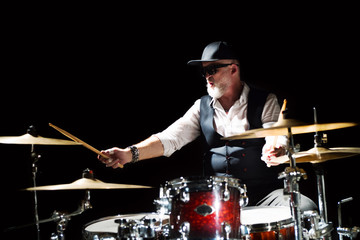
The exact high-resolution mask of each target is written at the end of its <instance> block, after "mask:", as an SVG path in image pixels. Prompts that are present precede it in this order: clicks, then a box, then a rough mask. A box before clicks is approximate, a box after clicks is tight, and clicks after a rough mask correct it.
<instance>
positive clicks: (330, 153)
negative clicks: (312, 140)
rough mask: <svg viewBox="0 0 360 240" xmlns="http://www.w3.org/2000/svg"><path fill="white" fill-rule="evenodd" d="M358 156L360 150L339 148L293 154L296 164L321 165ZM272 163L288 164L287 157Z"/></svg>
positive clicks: (315, 149) (276, 159) (316, 148)
mask: <svg viewBox="0 0 360 240" xmlns="http://www.w3.org/2000/svg"><path fill="white" fill-rule="evenodd" d="M358 154H360V148H356V147H341V148H324V147H314V148H312V149H310V150H308V151H304V152H298V153H295V154H294V155H293V156H294V157H295V160H296V163H321V162H326V161H329V160H335V159H341V158H347V157H352V156H355V155H358ZM272 162H274V163H279V164H281V163H289V157H288V156H281V157H278V158H275V159H273V160H272Z"/></svg>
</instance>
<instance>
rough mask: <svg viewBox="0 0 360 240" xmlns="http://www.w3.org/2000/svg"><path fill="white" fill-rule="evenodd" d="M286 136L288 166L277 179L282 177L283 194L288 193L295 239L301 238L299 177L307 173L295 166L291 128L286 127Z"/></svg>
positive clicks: (305, 176) (303, 176)
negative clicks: (287, 139) (293, 221)
mask: <svg viewBox="0 0 360 240" xmlns="http://www.w3.org/2000/svg"><path fill="white" fill-rule="evenodd" d="M288 138H289V140H290V143H289V146H288V150H287V154H288V157H289V159H290V167H287V168H285V171H284V172H282V173H280V174H279V179H281V178H284V194H286V195H290V198H289V201H290V208H291V214H292V216H293V218H294V220H295V226H294V229H295V239H296V240H302V239H303V235H302V224H301V211H300V196H301V195H300V190H299V181H300V179H301V178H304V179H306V178H307V175H306V173H305V171H304V170H303V169H300V168H297V167H296V161H295V158H294V157H293V154H294V139H293V135H292V132H291V128H288Z"/></svg>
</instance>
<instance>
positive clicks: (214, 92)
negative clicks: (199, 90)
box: [206, 83, 226, 99]
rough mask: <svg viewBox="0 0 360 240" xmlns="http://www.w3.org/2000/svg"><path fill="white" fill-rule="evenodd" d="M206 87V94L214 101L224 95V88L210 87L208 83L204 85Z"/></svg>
mask: <svg viewBox="0 0 360 240" xmlns="http://www.w3.org/2000/svg"><path fill="white" fill-rule="evenodd" d="M206 87H207V92H208V94H209V95H210V96H211V97H213V98H215V99H219V98H221V97H222V96H223V95H224V93H225V90H226V87H224V86H223V87H221V86H220V87H218V86H213V87H211V86H210V84H209V83H207V84H206Z"/></svg>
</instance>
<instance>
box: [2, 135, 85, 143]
mask: <svg viewBox="0 0 360 240" xmlns="http://www.w3.org/2000/svg"><path fill="white" fill-rule="evenodd" d="M0 143H5V144H35V145H81V143H77V142H74V141H69V140H63V139H55V138H44V137H41V136H38V137H34V136H32V135H31V134H29V133H26V134H24V135H21V136H16V137H10V136H7V137H0Z"/></svg>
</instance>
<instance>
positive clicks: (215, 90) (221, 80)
mask: <svg viewBox="0 0 360 240" xmlns="http://www.w3.org/2000/svg"><path fill="white" fill-rule="evenodd" d="M229 66H231V64H230V62H229V61H226V62H225V60H222V61H215V62H204V63H203V69H205V72H204V77H205V79H206V82H207V84H206V87H207V92H208V94H209V95H210V96H211V97H213V98H216V99H219V98H221V97H222V96H223V95H224V93H225V92H226V90H227V89H228V88H229V86H230V83H231V78H230V68H229Z"/></svg>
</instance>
